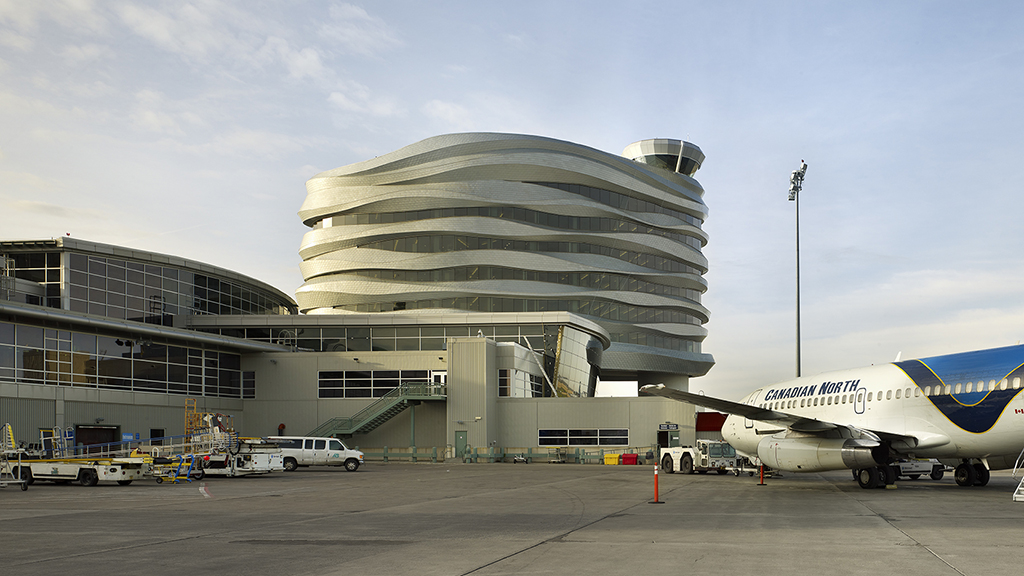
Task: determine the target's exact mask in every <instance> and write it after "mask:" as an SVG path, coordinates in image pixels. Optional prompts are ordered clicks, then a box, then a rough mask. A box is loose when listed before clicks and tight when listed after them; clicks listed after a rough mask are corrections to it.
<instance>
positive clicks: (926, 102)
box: [0, 0, 1024, 398]
mask: <svg viewBox="0 0 1024 576" xmlns="http://www.w3.org/2000/svg"><path fill="white" fill-rule="evenodd" d="M979 6H980V7H979ZM979 6H975V7H973V8H971V9H969V10H968V9H967V5H965V4H963V3H962V2H959V3H954V2H900V3H893V2H860V3H838V2H716V3H706V2H676V3H664V2H661V3H653V2H630V3H625V2H516V3H487V2H447V3H437V2H430V3H428V2H372V3H371V2H366V3H362V2H352V3H344V2H333V3H332V2H287V3H285V2H251V1H249V2H241V1H239V2H188V3H186V2H168V3H155V2H118V1H105V2H90V1H86V0H79V1H65V2H59V1H54V2H14V1H6V0H0V207H2V215H0V238H3V239H15V238H19V239H20V238H48V237H54V236H59V235H63V234H65V233H69V232H70V233H71V234H72V236H74V237H78V238H83V239H87V240H93V241H97V242H106V243H112V244H120V245H126V246H132V247H138V248H140V249H145V250H152V251H158V252H165V253H169V254H175V255H180V256H183V257H186V258H191V259H195V260H200V261H205V262H209V263H211V264H216V265H219V266H223V267H226V268H230V269H234V270H238V271H240V272H243V273H245V274H248V275H251V276H254V277H256V278H259V279H261V280H264V281H267V282H269V283H271V284H273V285H275V286H277V287H278V288H280V289H281V290H283V291H285V292H286V293H289V294H291V293H294V290H295V289H296V288H297V287H298V286H299V285H300V284H301V283H302V278H301V276H300V274H299V272H298V263H299V257H298V254H297V252H298V246H299V242H300V240H301V236H302V234H303V232H304V230H305V229H304V227H303V226H302V224H301V223H300V221H299V219H298V217H297V216H296V212H297V210H298V209H299V206H300V204H301V203H302V200H303V198H304V196H305V188H304V183H305V180H306V179H308V178H309V177H310V176H312V175H314V174H316V173H317V172H320V171H323V170H328V169H331V168H335V167H338V166H343V165H346V164H350V163H353V162H358V161H361V160H365V159H368V158H372V157H373V156H376V155H380V154H383V153H386V152H389V151H392V150H395V149H397V148H400V147H402V146H405V145H407V144H411V143H413V142H416V141H418V140H421V139H423V138H426V137H429V136H434V135H438V134H444V133H450V132H465V131H497V132H517V133H526V134H538V135H543V136H549V137H553V138H559V139H563V140H569V141H572V142H576V143H579V144H584V145H587V146H592V147H594V148H598V149H601V150H605V151H608V152H611V153H616V154H617V153H620V152H621V151H622V149H623V148H624V147H625V146H626V145H627V144H629V143H631V142H634V141H636V140H641V139H646V138H681V139H685V140H689V141H691V142H693V143H695V144H697V145H698V146H700V147H701V148H702V149H703V151H704V152H705V154H707V160H706V161H705V163H704V167H703V168H702V169H701V170H700V171H699V172H698V173H697V178H698V180H700V182H701V183H702V185H703V186H704V188H705V189H706V195H705V201H706V202H707V204H708V206H709V210H710V217H709V219H708V221H707V222H706V224H705V229H706V230H707V231H708V233H709V235H710V238H711V240H710V243H709V244H708V246H707V247H706V248H705V254H706V255H707V256H708V258H709V260H710V262H711V271H710V272H709V273H708V275H707V280H708V282H709V284H710V288H709V291H708V293H707V294H706V295H705V298H704V304H705V305H706V306H707V307H708V308H709V309H710V310H711V322H710V323H709V324H708V325H707V328H708V330H709V336H708V339H707V340H706V341H705V343H704V350H705V351H706V352H708V353H711V354H713V355H714V356H715V359H716V362H717V364H716V366H715V367H714V368H713V369H712V370H711V372H710V373H709V374H708V376H706V377H704V378H701V379H695V380H693V381H692V383H691V388H692V389H694V390H703V391H704V392H705V393H707V394H715V395H722V396H726V397H732V398H736V397H738V396H740V395H741V393H742V392H743V391H744V390H746V389H749V388H750V387H752V386H754V385H759V384H767V383H770V382H775V381H778V380H782V379H786V378H789V377H791V376H792V375H793V372H794V351H793V349H794V343H793V342H794V278H793V277H794V238H793V236H794V206H793V203H791V202H788V201H787V200H786V196H787V187H788V178H789V173H790V172H791V171H792V170H794V169H796V168H797V167H798V165H799V163H800V160H801V159H805V160H806V161H807V163H808V165H809V168H808V172H807V180H806V182H805V185H804V192H803V194H802V196H801V206H800V207H801V254H802V277H803V282H802V286H803V291H802V300H803V308H802V311H803V358H804V363H803V371H804V374H814V373H816V372H820V371H824V370H830V369H837V368H843V367H852V366H858V365H867V364H872V363H880V362H888V361H891V360H892V359H893V358H894V357H895V356H896V354H897V353H898V352H901V351H902V353H903V357H904V358H911V357H920V356H931V355H936V354H942V353H947V352H956V351H963V350H971V349H977V348H984V347H989V346H999V345H1008V344H1014V343H1015V342H1017V341H1019V340H1021V339H1022V334H1024V298H1021V296H1022V292H1024V263H1022V257H1021V248H1022V245H1024V242H1022V240H1024V227H1022V226H1021V225H1020V223H1019V220H1021V214H1022V213H1024V210H1022V208H1024V194H1022V193H1021V192H1022V186H1021V182H1022V176H1024V174H1022V173H1024V168H1022V165H1024V162H1022V161H1021V160H1020V159H1021V158H1024V138H1022V134H1024V114H1022V112H1021V109H1020V107H1021V103H1022V102H1024V35H1022V34H1021V33H1020V30H1021V29H1022V24H1024V8H1022V7H1020V6H1021V5H1019V4H1018V3H1014V2H989V3H985V4H983V5H979Z"/></svg>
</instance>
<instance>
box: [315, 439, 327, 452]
mask: <svg viewBox="0 0 1024 576" xmlns="http://www.w3.org/2000/svg"><path fill="white" fill-rule="evenodd" d="M326 447H327V440H317V441H315V442H314V443H313V450H323V449H324V448H326Z"/></svg>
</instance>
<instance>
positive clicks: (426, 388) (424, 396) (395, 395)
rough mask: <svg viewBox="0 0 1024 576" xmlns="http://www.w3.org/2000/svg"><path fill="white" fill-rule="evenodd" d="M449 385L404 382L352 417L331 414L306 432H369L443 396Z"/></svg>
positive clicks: (332, 434) (347, 434) (345, 435)
mask: <svg viewBox="0 0 1024 576" xmlns="http://www.w3.org/2000/svg"><path fill="white" fill-rule="evenodd" d="M447 397H448V388H447V386H445V385H444V384H433V383H430V382H403V383H401V384H399V385H398V386H397V387H396V388H395V389H394V390H391V391H390V392H388V393H387V394H385V395H383V396H381V397H380V398H379V399H378V400H377V401H376V402H374V403H372V404H370V405H369V406H367V407H366V408H363V409H362V410H360V411H359V412H356V413H355V415H353V416H349V417H337V418H331V419H330V420H328V421H326V422H324V423H323V424H321V425H319V426H317V427H316V428H314V429H313V430H311V431H310V432H309V434H306V436H321V437H322V436H344V437H350V436H353V435H355V434H367V433H369V432H370V431H372V430H374V429H376V428H377V427H378V426H380V425H381V424H383V423H385V422H387V421H388V420H390V419H392V418H394V417H395V416H397V415H399V414H401V413H402V412H403V411H405V409H406V408H408V407H409V406H412V405H414V404H418V403H419V402H421V401H424V400H444V399H446V398H447Z"/></svg>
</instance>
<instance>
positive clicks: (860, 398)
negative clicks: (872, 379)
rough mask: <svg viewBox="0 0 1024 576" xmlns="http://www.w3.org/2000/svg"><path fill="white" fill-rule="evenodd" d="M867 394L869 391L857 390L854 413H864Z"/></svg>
mask: <svg viewBox="0 0 1024 576" xmlns="http://www.w3.org/2000/svg"><path fill="white" fill-rule="evenodd" d="M866 394H867V391H866V390H864V389H861V390H857V396H856V397H854V399H853V411H854V412H856V413H857V414H863V413H864V404H865V402H864V396H865V395H866Z"/></svg>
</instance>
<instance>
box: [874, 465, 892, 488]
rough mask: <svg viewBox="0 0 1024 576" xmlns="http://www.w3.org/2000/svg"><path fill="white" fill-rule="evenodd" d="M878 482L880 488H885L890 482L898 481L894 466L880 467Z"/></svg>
mask: <svg viewBox="0 0 1024 576" xmlns="http://www.w3.org/2000/svg"><path fill="white" fill-rule="evenodd" d="M878 482H879V485H878V487H879V488H885V487H886V486H888V485H890V484H895V483H896V471H895V470H893V469H892V466H879V467H878Z"/></svg>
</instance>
